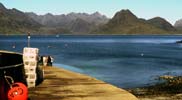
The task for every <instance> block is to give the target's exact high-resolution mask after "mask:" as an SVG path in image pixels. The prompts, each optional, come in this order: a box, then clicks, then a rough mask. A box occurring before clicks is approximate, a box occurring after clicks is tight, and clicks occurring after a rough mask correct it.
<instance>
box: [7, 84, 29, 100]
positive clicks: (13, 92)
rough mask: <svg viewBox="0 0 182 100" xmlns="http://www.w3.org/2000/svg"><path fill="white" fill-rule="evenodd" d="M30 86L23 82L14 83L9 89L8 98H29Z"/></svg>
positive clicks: (14, 99)
mask: <svg viewBox="0 0 182 100" xmlns="http://www.w3.org/2000/svg"><path fill="white" fill-rule="evenodd" d="M27 99H28V88H27V87H26V86H25V85H24V84H23V83H19V82H18V83H14V84H13V85H12V88H10V90H9V91H8V100H27Z"/></svg>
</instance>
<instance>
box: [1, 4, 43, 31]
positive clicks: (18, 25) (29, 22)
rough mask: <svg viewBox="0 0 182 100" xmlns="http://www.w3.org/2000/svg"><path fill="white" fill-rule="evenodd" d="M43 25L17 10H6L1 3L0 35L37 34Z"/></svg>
mask: <svg viewBox="0 0 182 100" xmlns="http://www.w3.org/2000/svg"><path fill="white" fill-rule="evenodd" d="M39 27H41V25H40V24H39V23H37V22H36V21H34V20H33V19H31V18H29V17H27V16H26V15H25V14H24V13H23V12H21V11H19V10H17V9H6V8H5V7H4V5H3V4H1V3H0V34H16V33H18V34H19V33H26V32H32V33H33V32H36V31H38V29H39Z"/></svg>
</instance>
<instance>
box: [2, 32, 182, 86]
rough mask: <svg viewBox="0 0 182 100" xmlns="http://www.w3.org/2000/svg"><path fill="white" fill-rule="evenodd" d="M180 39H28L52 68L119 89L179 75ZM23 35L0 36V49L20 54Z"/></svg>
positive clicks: (181, 72)
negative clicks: (86, 77)
mask: <svg viewBox="0 0 182 100" xmlns="http://www.w3.org/2000/svg"><path fill="white" fill-rule="evenodd" d="M178 40H182V36H71V35H70V36H61V35H60V36H55V35H50V36H31V47H37V48H39V49H40V55H51V56H53V57H54V65H55V66H58V67H63V68H66V69H69V70H72V71H75V72H79V73H84V74H87V75H90V76H93V77H95V78H98V79H100V80H103V81H105V82H108V83H111V84H114V85H116V86H118V87H121V88H133V87H141V86H146V85H152V84H155V83H156V82H157V80H156V78H157V77H158V76H159V75H182V44H176V43H175V41H178ZM26 46H27V37H26V36H3V35H0V50H9V51H15V52H22V50H23V47H26Z"/></svg>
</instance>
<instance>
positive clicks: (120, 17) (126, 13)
mask: <svg viewBox="0 0 182 100" xmlns="http://www.w3.org/2000/svg"><path fill="white" fill-rule="evenodd" d="M136 21H138V18H137V17H136V16H135V15H134V14H133V13H132V12H131V11H130V10H128V9H126V10H121V11H119V12H117V13H116V14H115V15H114V17H113V18H112V19H111V20H110V23H115V24H117V25H125V24H130V23H132V22H136Z"/></svg>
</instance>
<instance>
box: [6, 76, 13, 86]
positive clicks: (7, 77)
mask: <svg viewBox="0 0 182 100" xmlns="http://www.w3.org/2000/svg"><path fill="white" fill-rule="evenodd" d="M4 77H5V80H6V82H7V83H8V85H9V86H10V88H12V84H13V83H14V80H13V78H12V77H11V76H4ZM8 79H10V80H11V83H10V82H9V80H8Z"/></svg>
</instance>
